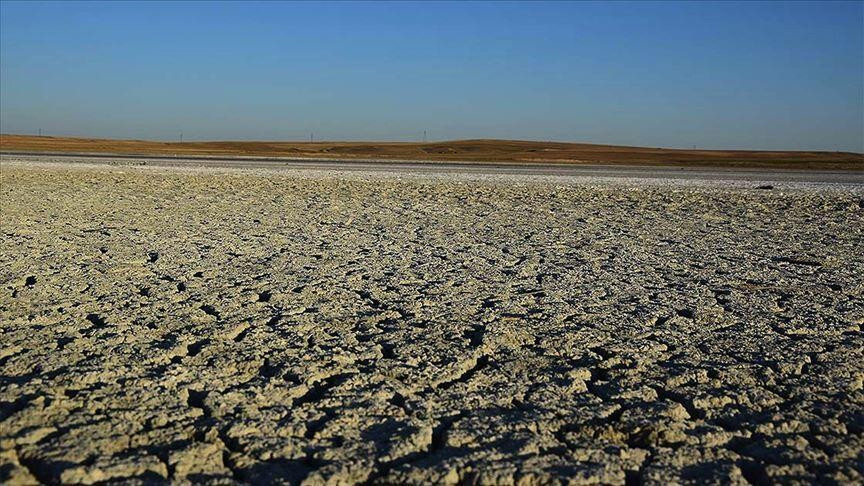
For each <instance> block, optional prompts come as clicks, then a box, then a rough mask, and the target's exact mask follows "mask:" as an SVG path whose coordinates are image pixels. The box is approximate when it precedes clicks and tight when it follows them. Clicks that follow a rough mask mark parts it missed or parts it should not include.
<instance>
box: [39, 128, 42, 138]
mask: <svg viewBox="0 0 864 486" xmlns="http://www.w3.org/2000/svg"><path fill="white" fill-rule="evenodd" d="M39 136H40V137H41V136H42V129H41V128H40V129H39Z"/></svg>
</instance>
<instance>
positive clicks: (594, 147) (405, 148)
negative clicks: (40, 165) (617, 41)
mask: <svg viewBox="0 0 864 486" xmlns="http://www.w3.org/2000/svg"><path fill="white" fill-rule="evenodd" d="M0 150H2V151H3V152H19V153H20V152H30V153H43V154H45V153H63V154H68V153H79V154H109V155H118V154H124V155H129V154H137V155H149V156H160V155H161V156H164V157H178V156H179V157H195V156H199V157H236V156H245V157H278V158H285V157H294V158H302V159H310V158H311V159H322V158H325V159H338V160H356V159H367V160H411V161H421V160H423V161H462V162H466V163H472V162H474V163H476V162H498V163H517V164H532V165H537V166H542V165H548V164H563V165H585V164H592V165H596V164H608V165H630V166H639V165H642V166H678V167H681V166H686V167H715V168H716V167H738V168H751V169H752V168H770V169H784V168H785V169H809V170H857V171H861V170H864V154H860V153H854V152H827V151H810V152H807V151H766V150H761V151H760V150H703V149H695V148H694V149H693V150H690V149H668V148H658V147H630V146H620V145H601V144H591V143H572V142H542V141H532V140H451V141H441V142H428V143H427V142H423V143H420V142H374V141H373V142H314V143H313V142H283V141H206V142H161V141H152V140H113V139H99V138H71V137H36V136H32V135H12V134H0Z"/></svg>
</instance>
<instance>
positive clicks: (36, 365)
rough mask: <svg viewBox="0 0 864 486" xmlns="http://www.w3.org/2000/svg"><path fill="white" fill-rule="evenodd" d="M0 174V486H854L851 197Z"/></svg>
mask: <svg viewBox="0 0 864 486" xmlns="http://www.w3.org/2000/svg"><path fill="white" fill-rule="evenodd" d="M0 167H2V171H0V174H2V180H0V182H2V186H0V196H2V237H0V320H2V327H0V333H2V334H0V336H2V343H3V345H2V348H0V482H6V483H13V484H26V483H33V482H37V481H41V482H64V483H92V482H116V483H134V482H150V483H161V482H169V481H170V482H176V483H183V482H189V481H191V482H196V483H198V482H202V483H233V482H238V481H239V482H249V483H256V484H259V483H276V484H279V483H287V484H299V483H301V482H305V483H306V484H323V483H325V482H331V483H364V482H365V483H428V482H439V483H456V482H465V483H482V484H532V483H544V484H546V483H608V484H639V483H644V484H667V483H669V482H682V483H694V484H705V483H737V484H746V483H753V484H763V483H768V482H783V483H812V482H827V483H831V482H839V483H855V482H859V483H860V482H861V481H862V480H864V470H862V469H864V452H862V451H864V390H862V379H864V351H862V349H864V335H862V323H864V298H862V294H864V281H862V278H861V275H864V257H862V248H864V190H862V188H861V186H854V185H847V186H843V185H807V184H797V183H796V184H774V185H773V188H772V189H757V188H756V187H755V186H754V185H752V184H749V183H721V182H712V183H697V182H693V181H684V182H677V183H672V182H668V183H667V182H662V181H654V182H650V183H648V182H645V181H633V180H628V179H619V180H614V181H613V180H599V179H596V180H595V179H590V178H574V177H528V176H505V175H497V176H483V175H477V174H469V175H428V174H427V175H410V174H409V175H406V174H396V175H394V174H382V173H375V172H352V173H341V172H328V171H297V170H281V171H277V170H240V169H214V168H209V169H190V168H155V167H108V166H96V165H63V164H45V163H36V162H32V161H31V162H21V161H15V160H14V158H10V157H5V158H4V159H3V162H2V166H0Z"/></svg>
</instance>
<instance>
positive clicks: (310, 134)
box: [309, 132, 315, 143]
mask: <svg viewBox="0 0 864 486" xmlns="http://www.w3.org/2000/svg"><path fill="white" fill-rule="evenodd" d="M314 141H315V132H309V143H312V142H314Z"/></svg>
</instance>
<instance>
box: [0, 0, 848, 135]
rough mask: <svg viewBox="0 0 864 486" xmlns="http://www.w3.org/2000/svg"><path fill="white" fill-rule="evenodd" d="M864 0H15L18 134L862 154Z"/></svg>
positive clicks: (10, 50)
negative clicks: (464, 141) (477, 141)
mask: <svg viewBox="0 0 864 486" xmlns="http://www.w3.org/2000/svg"><path fill="white" fill-rule="evenodd" d="M862 5H864V3H862V2H822V3H806V2H790V3H784V2H767V3H757V2H743V3H735V2H718V3H705V2H698V3H697V2H679V3H649V2H638V3H626V2H615V3H564V2H550V3H494V2H484V3H455V2H448V3H420V2H415V3H389V2H388V3H276V2H265V3H242V4H241V3H205V2H191V3H174V2H171V3H169V2H142V3H133V2H108V3H75V2H63V3H37V2H20V3H19V2H12V1H3V2H2V3H0V129H2V131H3V132H4V133H36V131H37V130H38V129H39V128H42V129H43V133H46V134H55V135H74V136H94V137H116V138H147V139H165V140H172V139H176V138H177V137H178V134H179V132H181V131H182V132H183V134H184V138H185V139H187V140H195V139H198V140H206V139H258V140H275V139H282V140H290V139H307V138H308V136H309V132H311V131H314V132H315V133H316V138H317V139H329V140H337V139H342V140H348V139H351V140H362V139H365V140H385V139H386V140H416V139H418V138H420V137H421V136H422V132H423V130H424V129H426V130H428V133H429V137H430V139H434V140H442V139H461V138H517V139H537V140H567V141H583V142H597V143H616V144H630V145H645V146H667V147H690V146H693V145H697V146H700V147H707V148H750V149H824V150H853V151H858V152H862V151H864V37H862V30H864V27H862V26H864V7H862Z"/></svg>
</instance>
